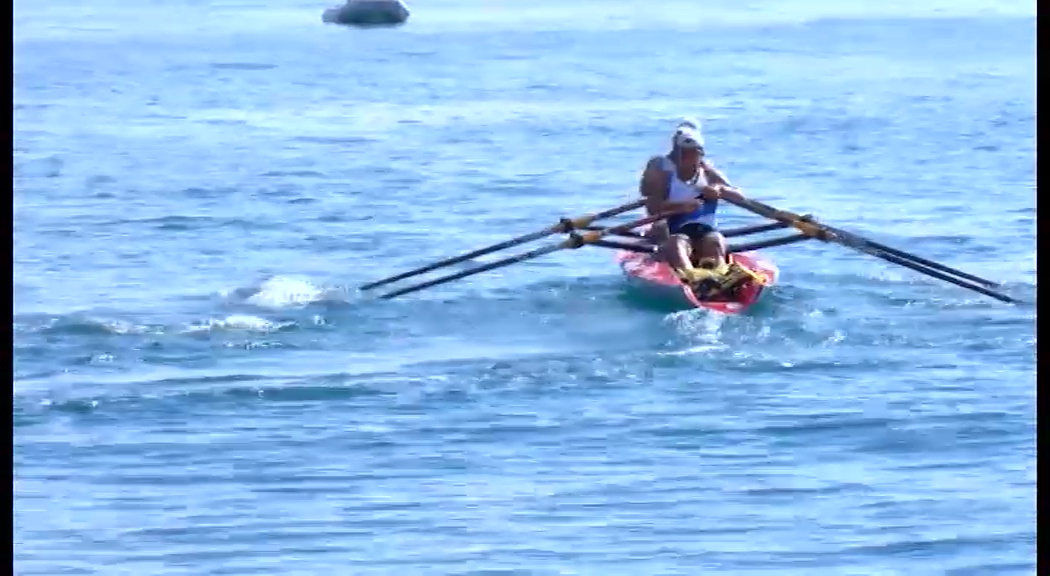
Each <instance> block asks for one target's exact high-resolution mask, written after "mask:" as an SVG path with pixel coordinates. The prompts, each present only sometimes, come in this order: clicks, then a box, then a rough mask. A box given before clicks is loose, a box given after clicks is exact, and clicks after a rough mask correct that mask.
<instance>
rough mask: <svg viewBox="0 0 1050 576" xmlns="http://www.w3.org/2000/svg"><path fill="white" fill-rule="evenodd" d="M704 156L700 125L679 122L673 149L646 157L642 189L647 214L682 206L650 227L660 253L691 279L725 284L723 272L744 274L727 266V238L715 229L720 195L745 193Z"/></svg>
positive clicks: (663, 211) (724, 273) (694, 282)
mask: <svg viewBox="0 0 1050 576" xmlns="http://www.w3.org/2000/svg"><path fill="white" fill-rule="evenodd" d="M704 156H705V154H704V138H703V134H701V132H700V124H699V123H698V122H695V121H689V120H686V121H683V122H681V123H679V125H678V126H677V127H676V129H675V132H674V136H673V138H672V141H671V151H670V152H669V153H668V154H667V155H665V156H654V157H653V158H651V159H650V160H649V162H648V164H647V165H646V167H645V171H644V172H643V174H642V180H641V185H640V188H641V193H642V196H643V197H644V198H645V199H646V211H647V212H648V213H649V214H650V215H652V214H659V213H665V212H670V211H681V210H684V211H685V212H684V213H682V214H680V215H677V216H672V217H670V218H668V219H667V223H666V227H663V226H655V227H654V228H653V230H652V231H651V233H650V239H652V240H653V241H655V242H656V243H657V244H658V245H659V255H660V257H661V258H663V259H664V260H666V261H667V263H668V264H670V265H671V267H672V268H674V269H675V271H676V272H677V273H678V274H679V276H680V277H681V278H682V280H683V281H685V282H687V283H689V284H693V285H698V284H701V283H703V284H709V285H710V284H711V283H710V282H709V281H710V280H712V278H714V279H715V280H716V282H714V284H724V283H725V282H724V281H725V280H728V278H727V276H732V277H741V278H742V276H740V274H738V273H737V272H739V271H735V270H733V269H732V268H734V267H731V266H730V263H729V262H728V260H727V255H726V241H725V237H724V236H722V234H721V233H720V232H718V229H717V228H718V220H717V213H718V200H719V199H720V198H726V197H732V196H736V197H737V198H742V197H743V195H742V194H741V193H740V191H739V190H737V189H735V188H733V187H731V186H729V184H728V182H727V181H726V179H725V177H724V176H722V174H721V173H720V172H719V171H718V170H717V169H715V168H714V166H712V165H711V164H710V163H709V162H707V161H705V159H704ZM745 276H746V275H745ZM735 283H737V282H734V284H735ZM723 287H724V288H728V286H723Z"/></svg>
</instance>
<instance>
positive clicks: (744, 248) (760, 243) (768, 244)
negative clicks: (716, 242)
mask: <svg viewBox="0 0 1050 576" xmlns="http://www.w3.org/2000/svg"><path fill="white" fill-rule="evenodd" d="M812 238H813V237H812V236H807V235H805V234H792V235H791V236H782V237H780V238H769V239H767V240H756V241H754V242H748V243H747V244H738V245H736V246H730V247H729V253H730V254H733V253H736V252H750V251H752V250H761V249H762V248H773V247H775V246H787V245H788V244H795V243H798V242H802V241H803V240H811V239H812Z"/></svg>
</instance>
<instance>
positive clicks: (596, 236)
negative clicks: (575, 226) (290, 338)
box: [379, 214, 669, 300]
mask: <svg viewBox="0 0 1050 576" xmlns="http://www.w3.org/2000/svg"><path fill="white" fill-rule="evenodd" d="M668 216H669V214H656V215H653V216H646V217H645V218H642V219H639V220H635V221H633V222H628V223H626V224H620V225H619V226H613V227H611V228H607V229H605V230H594V231H590V232H584V233H583V234H574V235H573V236H572V237H570V238H567V239H565V240H563V241H561V242H559V243H557V244H552V245H551V246H546V247H543V248H537V249H535V250H532V251H529V252H526V253H524V254H519V255H517V256H511V257H509V258H504V259H502V260H497V261H495V262H489V263H488V264H482V265H481V266H476V267H474V268H471V269H469V270H463V271H461V272H457V273H455V274H449V275H447V276H442V277H440V278H434V279H433V280H428V281H426V282H422V283H420V284H415V285H412V286H408V287H405V288H401V289H399V290H394V291H393V292H388V293H386V294H383V295H381V296H379V298H380V299H382V300H389V299H390V298H394V297H395V296H401V295H404V294H410V293H412V292H417V291H419V290H423V289H424V288H430V287H432V286H437V285H439V284H445V283H446V282H452V281H453V280H459V279H461V278H466V277H467V276H473V275H475V274H481V273H482V272H488V271H489V270H495V269H496V268H502V267H504V266H509V265H511V264H517V263H519V262H525V261H526V260H532V259H535V258H539V257H540V256H545V255H547V254H550V253H552V252H557V251H558V250H564V249H573V248H580V247H582V246H586V245H587V244H593V243H594V242H596V241H598V240H601V239H602V238H603V237H604V236H606V235H609V234H617V233H620V232H623V231H626V230H630V229H632V228H638V227H639V226H645V225H646V224H651V223H653V222H656V221H658V220H663V219H664V218H667V217H668Z"/></svg>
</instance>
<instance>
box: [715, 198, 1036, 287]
mask: <svg viewBox="0 0 1050 576" xmlns="http://www.w3.org/2000/svg"><path fill="white" fill-rule="evenodd" d="M722 199H723V200H725V201H727V202H729V203H730V204H735V205H737V206H739V207H741V208H743V209H745V210H749V211H751V212H754V213H755V214H758V215H759V216H764V217H766V218H770V219H772V220H777V221H780V222H785V223H787V224H790V225H791V226H794V227H795V228H797V229H798V230H799V231H800V232H802V233H803V234H806V235H807V236H813V237H815V238H818V239H820V240H823V241H825V242H835V243H837V244H841V245H843V246H846V247H847V248H852V249H854V250H857V251H859V252H863V253H865V254H869V255H871V256H875V257H876V258H881V259H883V260H886V261H887V262H893V263H894V264H899V265H901V266H904V267H905V268H910V269H912V270H915V271H916V272H921V273H923V274H926V275H927V276H931V277H933V278H937V279H940V280H944V281H945V282H950V283H952V284H955V285H956V286H959V287H962V288H967V289H969V290H973V291H974V292H979V293H981V294H984V295H985V296H990V297H992V298H995V299H996V300H1000V301H1002V302H1009V303H1012V304H1017V303H1019V302H1020V301H1019V300H1017V299H1015V298H1011V297H1010V296H1007V295H1005V294H1002V293H999V292H996V291H994V290H989V289H988V288H986V287H985V286H989V285H991V286H995V285H997V284H996V283H994V282H992V281H991V280H985V279H983V278H980V277H978V276H973V275H970V274H967V273H965V272H962V271H960V270H956V269H954V268H950V267H948V266H945V265H943V264H937V263H932V264H935V266H934V265H932V264H928V262H930V261H929V260H926V259H924V258H919V257H917V256H915V255H913V254H909V253H907V252H904V251H903V250H897V249H892V252H891V251H890V250H885V249H884V248H882V247H881V246H882V245H876V244H875V243H873V242H871V241H870V240H868V239H866V238H862V237H860V236H857V235H855V234H851V233H849V232H846V231H844V230H840V229H838V228H833V227H831V226H827V225H825V224H821V223H819V222H816V221H815V220H813V219H811V218H803V217H802V216H799V215H798V214H795V213H793V212H787V211H784V210H779V209H777V208H774V207H772V206H769V205H768V204H763V203H761V202H758V201H756V200H752V199H750V198H743V197H740V198H735V197H723V198H722ZM943 272H950V273H951V274H954V275H956V276H957V277H952V276H949V275H948V274H945V273H943ZM962 279H966V280H970V281H972V282H975V283H974V284H971V283H969V282H964V281H963V280H962ZM980 284H984V285H985V286H981V285H980Z"/></svg>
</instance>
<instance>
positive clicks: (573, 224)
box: [361, 200, 645, 290]
mask: <svg viewBox="0 0 1050 576" xmlns="http://www.w3.org/2000/svg"><path fill="white" fill-rule="evenodd" d="M644 205H645V201H644V200H637V201H635V202H631V203H630V204H624V205H623V206H618V207H616V208H610V209H609V210H604V211H602V212H597V213H595V214H588V215H585V216H581V217H579V218H574V219H571V220H570V219H563V220H561V221H560V222H558V223H557V224H554V225H552V226H549V227H548V228H545V229H543V230H540V231H538V232H533V233H531V234H525V235H524V236H518V237H517V238H512V239H510V240H506V241H504V242H500V243H498V244H493V245H492V246H488V247H486V248H480V249H478V250H474V251H472V252H467V253H466V254H461V255H459V256H453V257H452V258H446V259H444V260H441V261H438V262H435V263H433V264H428V265H426V266H421V267H419V268H415V269H413V270H409V271H407V272H402V273H401V274H397V275H394V276H391V277H389V278H384V279H382V280H377V281H375V282H370V283H368V284H365V285H363V286H361V290H371V289H372V288H377V287H379V286H383V285H386V284H390V283H391V282H397V281H398V280H404V279H405V278H410V277H412V276H417V275H419V274H425V273H427V272H431V271H433V270H437V269H438V268H444V267H446V266H452V265H453V264H459V263H460V262H466V261H467V260H470V259H472V258H477V257H479V256H485V255H486V254H491V253H493V252H498V251H500V250H505V249H507V248H513V247H514V246H517V245H519V244H525V243H527V242H532V241H534V240H539V239H541V238H546V237H547V236H551V235H553V234H558V233H562V232H571V231H572V230H573V229H577V228H583V227H585V226H589V225H590V224H591V223H592V222H594V221H595V220H601V219H603V218H610V217H612V216H616V215H619V214H623V213H624V212H630V211H631V210H635V209H637V208H641V207H642V206H644Z"/></svg>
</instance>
